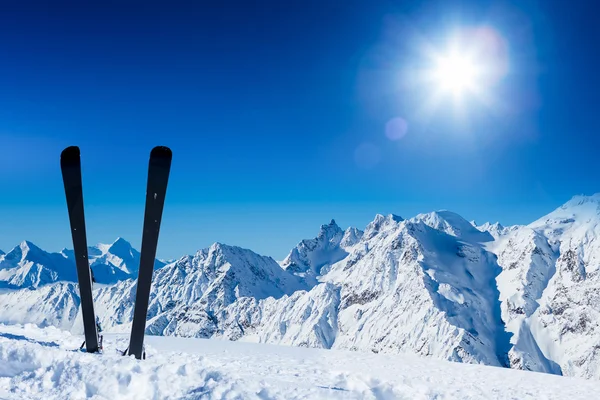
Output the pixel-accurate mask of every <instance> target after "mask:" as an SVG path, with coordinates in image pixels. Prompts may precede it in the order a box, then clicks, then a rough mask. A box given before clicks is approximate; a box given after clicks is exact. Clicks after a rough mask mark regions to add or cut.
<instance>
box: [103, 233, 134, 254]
mask: <svg viewBox="0 0 600 400" xmlns="http://www.w3.org/2000/svg"><path fill="white" fill-rule="evenodd" d="M107 251H108V252H110V253H112V254H123V255H128V256H131V255H132V253H133V247H132V246H131V243H129V242H128V241H127V240H125V239H123V238H122V237H118V238H117V240H115V241H114V242H113V244H111V245H110V247H109V248H108V249H107Z"/></svg>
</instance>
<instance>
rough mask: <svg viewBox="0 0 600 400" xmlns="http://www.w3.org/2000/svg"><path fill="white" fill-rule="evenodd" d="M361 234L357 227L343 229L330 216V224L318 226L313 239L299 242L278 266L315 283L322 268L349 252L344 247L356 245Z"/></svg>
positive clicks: (342, 257)
mask: <svg viewBox="0 0 600 400" xmlns="http://www.w3.org/2000/svg"><path fill="white" fill-rule="evenodd" d="M362 234H363V232H362V231H360V230H358V229H356V228H348V229H347V230H346V231H345V232H344V231H343V230H342V229H341V228H340V227H339V226H338V225H337V224H336V223H335V220H333V219H332V220H331V222H330V223H329V224H327V225H321V229H320V230H319V234H318V235H317V237H316V238H314V239H304V240H302V241H301V242H300V243H298V245H297V246H296V247H294V248H293V249H292V251H291V252H290V254H289V255H288V256H287V257H286V258H285V259H284V260H283V262H282V263H281V266H282V267H283V269H285V270H286V271H288V272H291V273H293V274H294V275H296V276H299V277H302V278H303V279H304V280H305V281H306V282H307V283H308V284H309V285H310V286H314V285H315V284H316V283H317V277H318V276H319V275H321V269H322V268H324V267H327V266H329V265H332V264H335V263H336V262H338V261H340V260H342V259H344V258H345V257H346V256H347V255H348V252H347V249H348V248H350V247H352V246H353V245H355V244H356V243H357V242H358V241H359V240H360V238H361V237H362Z"/></svg>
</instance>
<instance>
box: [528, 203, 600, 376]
mask: <svg viewBox="0 0 600 400" xmlns="http://www.w3.org/2000/svg"><path fill="white" fill-rule="evenodd" d="M530 227H531V228H532V229H534V230H535V231H537V232H540V233H542V234H544V235H545V236H546V237H547V238H548V242H549V244H550V245H551V246H552V248H553V249H554V250H555V251H556V254H557V259H556V264H555V273H554V275H553V276H552V277H551V279H550V281H549V282H548V286H547V288H546V290H545V291H544V293H543V295H542V296H541V298H540V300H539V303H540V307H539V308H538V309H537V310H536V312H535V313H534V314H533V315H532V317H531V331H532V334H533V336H534V337H535V339H536V341H537V342H538V343H539V344H540V347H542V350H543V351H544V353H545V354H548V355H549V356H550V358H552V359H553V360H554V361H555V362H556V363H558V364H559V365H560V367H561V369H562V372H563V373H564V374H566V375H575V376H582V377H593V378H596V379H598V378H600V353H599V352H598V349H599V348H600V329H599V328H598V321H599V320H600V271H599V268H600V194H596V195H594V196H588V197H586V196H576V197H574V198H573V199H572V200H570V201H569V202H567V203H566V204H565V205H563V206H562V207H559V208H558V209H557V210H555V211H554V212H552V213H550V214H549V215H547V216H546V217H544V218H541V219H539V220H538V221H536V222H534V223H532V224H531V225H530Z"/></svg>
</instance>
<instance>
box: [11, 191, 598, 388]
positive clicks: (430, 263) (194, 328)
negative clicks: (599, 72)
mask: <svg viewBox="0 0 600 400" xmlns="http://www.w3.org/2000/svg"><path fill="white" fill-rule="evenodd" d="M599 238H600V195H594V196H576V197H574V198H573V199H571V200H570V201H568V202H567V203H565V204H564V205H563V206H561V207H559V208H558V209H556V210H555V211H553V212H551V213H550V214H548V215H546V216H544V217H542V218H540V219H539V220H537V221H535V222H533V223H531V224H529V225H518V226H510V227H504V226H502V225H500V224H498V223H496V224H489V223H486V224H483V225H477V224H475V223H470V222H468V221H466V220H465V219H464V218H462V217H461V216H460V215H458V214H456V213H452V212H450V211H436V212H431V213H425V214H419V215H417V216H415V217H413V218H409V219H403V218H401V217H399V216H396V215H393V214H390V215H387V216H385V215H381V214H378V215H376V216H375V218H374V219H373V221H371V222H370V223H369V224H368V225H367V226H366V227H365V229H364V231H361V230H359V229H356V228H348V229H346V230H343V229H341V228H340V227H339V226H338V225H337V224H336V222H335V221H333V220H332V221H331V222H329V223H328V224H324V225H322V226H321V227H320V229H319V231H318V232H317V235H316V237H315V238H313V239H304V240H302V241H300V242H299V244H298V245H297V246H296V247H294V248H293V249H292V250H291V251H290V253H289V254H288V256H287V257H286V258H285V259H284V260H283V261H282V262H281V264H278V263H277V262H276V261H275V260H273V259H272V258H270V257H266V256H261V255H258V254H256V253H254V252H252V251H251V250H248V249H242V248H239V247H235V246H229V245H225V244H221V243H215V244H213V245H212V246H211V247H209V248H206V249H203V250H199V251H198V252H196V253H195V254H193V255H187V256H184V257H181V258H179V259H178V260H176V261H174V262H170V263H168V264H166V265H163V264H162V263H160V262H158V263H157V269H156V270H155V273H154V277H153V285H152V291H151V296H150V307H149V310H148V323H147V332H148V333H150V334H153V335H167V336H183V337H200V338H223V339H230V340H239V341H251V342H261V343H273V344H285V345H293V346H301V347H321V348H330V349H352V350H356V351H366V352H374V353H415V354H420V355H423V356H428V357H432V358H437V359H443V360H452V361H459V362H467V363H479V364H487V365H494V366H507V367H511V368H515V369H524V370H531V371H539V372H546V373H553V374H563V375H569V376H579V377H585V378H594V379H599V378H600V358H599V356H598V355H597V353H598V352H597V349H599V348H600V334H598V333H597V332H599V330H598V328H597V322H596V321H598V317H600V301H599V300H600V295H598V293H600V272H599V268H600V239H599ZM21 247H24V248H26V250H24V249H22V248H21ZM21 247H19V250H15V249H13V250H15V252H14V253H13V255H11V257H8V261H6V258H7V256H8V255H6V256H0V260H1V261H0V266H2V268H1V269H0V277H2V278H1V279H2V280H3V281H4V282H8V278H6V276H8V277H10V278H11V279H13V278H14V280H13V282H16V283H19V282H20V281H19V279H17V278H16V277H21V276H24V274H23V273H19V274H17V273H15V271H30V270H31V269H32V268H31V267H32V266H34V265H38V267H37V269H36V268H33V271H34V272H35V271H38V270H40V269H41V270H42V271H46V269H47V270H48V271H49V272H47V273H46V275H48V274H50V275H49V276H50V277H51V278H52V279H39V280H38V281H39V282H47V281H50V283H47V284H43V285H42V284H29V285H21V286H20V287H22V289H19V290H3V291H0V304H2V306H0V322H2V321H10V322H19V321H20V320H22V321H21V322H32V323H36V324H41V325H58V326H61V327H63V328H64V329H69V330H71V331H72V332H74V333H77V332H81V319H80V318H81V317H80V315H79V311H78V308H79V306H78V298H77V290H76V285H73V284H72V283H69V282H63V281H62V279H63V278H62V276H63V275H61V274H60V273H59V272H57V271H60V268H46V269H44V266H46V265H48V261H47V260H46V258H44V257H42V255H43V254H44V252H42V251H41V250H39V249H37V250H35V251H33V250H31V247H32V245H30V244H27V243H25V246H21ZM19 251H20V253H19ZM46 254H47V253H46ZM136 254H139V253H137V252H135V251H133V250H132V249H131V246H130V245H128V243H126V242H125V241H123V240H122V239H119V240H117V241H116V242H115V243H113V245H99V246H96V247H95V250H94V251H92V250H90V262H91V263H92V265H93V266H94V265H97V266H98V268H100V269H103V270H105V271H113V272H114V274H113V275H109V278H110V279H113V280H114V281H115V283H111V284H108V285H99V287H98V288H97V289H96V290H95V291H94V296H95V302H96V305H97V313H98V315H99V317H100V319H101V321H102V324H103V326H104V328H105V329H106V330H109V331H114V332H124V331H128V329H129V327H130V324H131V317H132V314H133V301H134V295H135V288H136V282H135V279H129V277H131V273H132V272H133V271H134V268H135V260H136ZM60 256H61V257H62V259H63V260H65V259H66V260H67V261H68V259H69V254H68V252H66V251H63V253H62V254H60ZM48 257H50V258H52V257H54V256H48ZM36 263H37V264H36ZM94 263H97V264H94ZM27 266H29V267H30V268H29V269H26V267H27ZM40 266H41V267H40ZM8 271H10V272H8ZM111 273H112V272H111ZM52 274H54V275H52ZM117 274H124V276H127V277H128V279H121V278H120V277H117V276H116V275H117ZM46 275H44V274H42V275H41V276H46ZM25 276H31V277H30V278H28V279H29V280H28V282H36V280H35V279H33V278H32V277H36V276H38V275H36V274H29V275H28V274H25ZM54 281H57V282H54ZM52 282H54V283H52ZM17 286H19V285H17V284H13V286H12V287H17ZM29 287H30V288H32V289H34V290H30V289H26V288H29ZM36 288H37V289H36Z"/></svg>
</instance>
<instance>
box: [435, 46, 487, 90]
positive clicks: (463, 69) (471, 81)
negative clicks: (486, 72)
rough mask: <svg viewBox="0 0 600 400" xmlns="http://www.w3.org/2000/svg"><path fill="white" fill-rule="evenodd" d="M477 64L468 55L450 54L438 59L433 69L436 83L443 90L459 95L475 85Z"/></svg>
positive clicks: (472, 88) (474, 87)
mask: <svg viewBox="0 0 600 400" xmlns="http://www.w3.org/2000/svg"><path fill="white" fill-rule="evenodd" d="M477 75H478V69H477V65H476V64H475V63H474V62H473V61H472V60H471V59H470V58H468V57H466V56H462V55H460V54H451V55H449V56H446V57H442V58H440V60H438V63H437V66H436V69H435V71H434V78H435V80H436V84H437V85H439V87H440V88H441V89H442V90H444V91H450V92H452V93H453V94H455V95H461V94H463V93H464V92H465V91H466V90H474V89H476V85H477Z"/></svg>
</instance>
